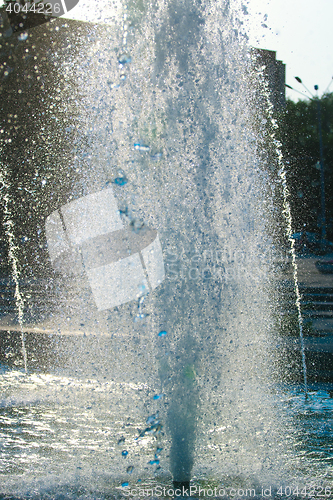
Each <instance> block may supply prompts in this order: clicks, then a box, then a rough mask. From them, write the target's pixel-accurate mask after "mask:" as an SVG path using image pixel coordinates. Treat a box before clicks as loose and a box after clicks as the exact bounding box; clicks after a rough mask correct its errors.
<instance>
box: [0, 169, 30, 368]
mask: <svg viewBox="0 0 333 500" xmlns="http://www.w3.org/2000/svg"><path fill="white" fill-rule="evenodd" d="M9 189H10V184H9V181H8V173H7V170H6V168H5V166H4V165H2V164H1V163H0V194H1V200H2V210H3V227H4V231H5V235H6V237H7V245H8V262H9V263H10V264H11V268H12V279H13V281H14V283H15V292H14V298H15V303H16V308H17V318H18V323H19V325H20V333H21V345H22V356H23V362H24V371H25V372H26V373H27V371H28V364H27V351H26V347H25V335H24V331H23V315H24V300H23V297H22V295H21V291H20V282H19V279H20V271H19V258H18V255H17V252H18V250H19V249H18V247H17V245H16V244H15V234H14V228H15V223H14V221H13V214H12V211H11V209H10V201H11V200H10V190H9Z"/></svg>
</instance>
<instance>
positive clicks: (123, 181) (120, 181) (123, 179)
mask: <svg viewBox="0 0 333 500" xmlns="http://www.w3.org/2000/svg"><path fill="white" fill-rule="evenodd" d="M113 182H114V184H117V186H124V185H125V184H127V182H128V179H127V177H125V176H124V177H116V178H115V180H114V181H113Z"/></svg>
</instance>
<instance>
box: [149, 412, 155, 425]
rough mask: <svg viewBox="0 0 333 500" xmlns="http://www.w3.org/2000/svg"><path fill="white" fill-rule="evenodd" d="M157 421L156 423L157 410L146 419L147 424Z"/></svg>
mask: <svg viewBox="0 0 333 500" xmlns="http://www.w3.org/2000/svg"><path fill="white" fill-rule="evenodd" d="M157 423H158V412H157V413H155V414H154V415H150V416H149V417H148V418H147V420H146V424H147V425H150V424H157Z"/></svg>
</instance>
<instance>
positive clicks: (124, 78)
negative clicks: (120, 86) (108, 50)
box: [119, 73, 126, 81]
mask: <svg viewBox="0 0 333 500" xmlns="http://www.w3.org/2000/svg"><path fill="white" fill-rule="evenodd" d="M119 78H120V80H122V81H124V80H126V75H125V73H121V75H120V76H119Z"/></svg>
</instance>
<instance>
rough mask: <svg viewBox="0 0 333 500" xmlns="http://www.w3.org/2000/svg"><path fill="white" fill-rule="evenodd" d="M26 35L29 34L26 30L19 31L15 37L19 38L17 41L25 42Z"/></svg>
mask: <svg viewBox="0 0 333 500" xmlns="http://www.w3.org/2000/svg"><path fill="white" fill-rule="evenodd" d="M28 36H29V33H27V32H26V31H24V32H23V33H21V34H20V35H19V36H18V37H17V39H18V40H19V42H25V41H26V40H27V39H28Z"/></svg>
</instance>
